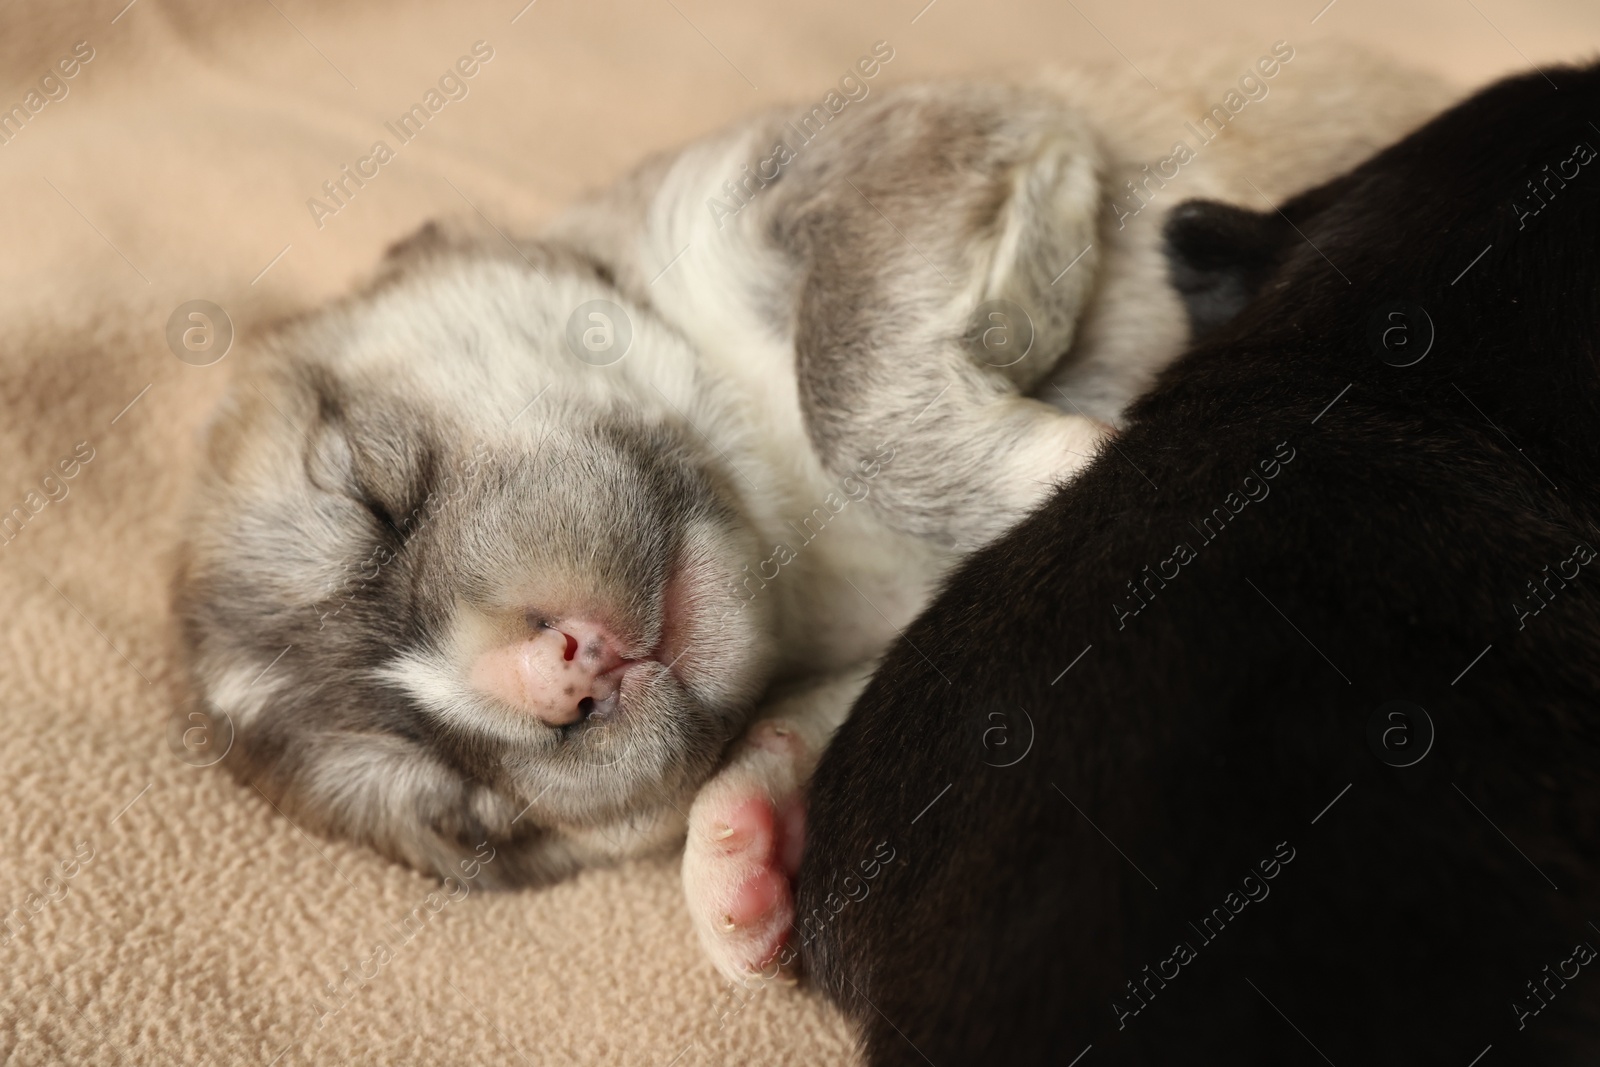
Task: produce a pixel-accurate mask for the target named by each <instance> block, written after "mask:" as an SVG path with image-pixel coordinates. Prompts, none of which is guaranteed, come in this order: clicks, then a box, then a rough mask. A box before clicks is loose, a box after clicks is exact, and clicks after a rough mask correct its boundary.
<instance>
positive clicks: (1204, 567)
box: [786, 67, 1600, 1067]
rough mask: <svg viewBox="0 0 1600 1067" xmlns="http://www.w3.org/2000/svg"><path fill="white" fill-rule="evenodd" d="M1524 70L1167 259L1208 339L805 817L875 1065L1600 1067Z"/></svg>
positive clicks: (1591, 541)
mask: <svg viewBox="0 0 1600 1067" xmlns="http://www.w3.org/2000/svg"><path fill="white" fill-rule="evenodd" d="M1545 74H1547V75H1548V78H1546V77H1545V76H1543V75H1539V74H1535V75H1530V76H1527V77H1520V78H1515V79H1511V80H1508V81H1505V82H1502V83H1500V84H1498V85H1495V86H1493V87H1491V88H1489V89H1487V90H1485V91H1483V92H1482V93H1480V94H1478V95H1477V96H1475V97H1473V98H1472V99H1470V100H1468V101H1467V102H1466V103H1464V104H1462V105H1460V106H1458V107H1456V108H1454V109H1453V110H1450V111H1448V112H1446V113H1444V114H1443V115H1442V116H1440V117H1439V118H1437V119H1436V120H1435V121H1433V122H1431V123H1430V124H1428V125H1427V126H1426V127H1424V128H1423V129H1421V130H1420V131H1419V132H1417V133H1415V134H1414V135H1412V136H1409V137H1407V138H1405V139H1404V140H1402V141H1400V142H1399V143H1398V144H1396V145H1394V146H1393V147H1392V148H1390V149H1388V150H1386V151H1384V152H1382V153H1381V154H1379V155H1378V156H1376V157H1375V158H1373V159H1372V160H1370V161H1369V162H1367V163H1365V164H1363V165H1362V166H1360V167H1358V168H1357V169H1356V170H1354V171H1353V172H1351V173H1350V174H1348V175H1346V176H1344V177H1342V178H1339V179H1337V180H1335V181H1333V182H1331V183H1329V184H1327V185H1324V186H1322V187H1320V188H1318V189H1315V190H1314V191H1312V192H1309V193H1306V194H1305V195H1303V196H1300V197H1297V198H1295V199H1293V200H1292V201H1290V202H1289V203H1287V204H1285V205H1284V207H1283V209H1282V212H1281V213H1276V212H1274V213H1266V214H1260V215H1254V214H1249V213H1246V212H1242V211H1240V210H1239V209H1237V208H1230V207H1225V206H1222V205H1217V204H1202V203H1196V204H1190V205H1187V206H1186V207H1184V208H1183V209H1181V210H1180V211H1179V212H1176V213H1175V214H1174V216H1173V217H1172V218H1171V219H1170V220H1169V221H1168V223H1167V233H1168V238H1169V249H1170V252H1171V256H1172V260H1173V277H1174V281H1175V283H1176V284H1178V285H1179V286H1180V287H1181V288H1182V289H1183V290H1184V291H1185V292H1186V293H1188V294H1189V295H1190V296H1191V297H1192V298H1193V306H1194V308H1195V310H1196V313H1197V326H1204V325H1209V326H1210V327H1212V328H1214V330H1215V332H1214V333H1213V334H1212V336H1211V339H1210V340H1209V341H1206V342H1204V343H1201V344H1200V345H1198V346H1197V347H1195V348H1194V349H1192V350H1191V351H1190V352H1188V353H1187V354H1186V355H1185V356H1184V357H1183V358H1182V359H1181V360H1180V361H1178V362H1177V363H1176V364H1175V365H1173V366H1172V367H1171V368H1170V370H1169V371H1168V372H1167V373H1166V374H1165V375H1164V376H1163V378H1162V380H1161V381H1160V383H1159V384H1158V385H1157V386H1156V388H1155V389H1154V390H1153V391H1152V392H1151V393H1150V394H1149V395H1148V396H1146V397H1144V398H1143V399H1141V400H1140V401H1139V402H1138V404H1137V405H1135V406H1134V408H1133V409H1132V411H1131V413H1130V414H1129V416H1128V419H1127V421H1126V423H1125V425H1124V428H1123V431H1122V433H1121V435H1120V436H1119V437H1118V439H1117V441H1116V445H1117V447H1116V450H1115V451H1114V452H1113V451H1108V452H1103V453H1101V454H1100V456H1099V458H1098V459H1097V460H1096V461H1095V462H1094V463H1093V464H1092V465H1091V467H1090V468H1089V469H1088V470H1087V471H1086V472H1085V473H1083V474H1082V475H1081V476H1080V477H1079V478H1078V479H1077V480H1076V481H1075V482H1074V483H1073V484H1072V485H1071V486H1069V487H1067V488H1066V489H1064V490H1063V491H1061V492H1060V493H1058V494H1057V495H1056V496H1054V497H1053V498H1052V499H1051V500H1050V502H1049V503H1048V504H1047V505H1046V506H1045V507H1043V508H1042V509H1041V510H1039V511H1038V512H1037V513H1036V514H1034V515H1033V516H1032V517H1030V518H1029V519H1028V520H1027V521H1026V522H1024V523H1023V524H1022V525H1021V526H1019V527H1018V528H1017V529H1015V530H1013V531H1012V532H1011V533H1009V534H1008V535H1006V536H1005V537H1003V538H1001V539H999V540H998V541H996V542H995V543H993V544H991V545H990V546H988V547H987V548H985V549H983V550H981V551H980V552H978V553H977V554H976V555H975V556H974V557H972V558H971V559H970V560H968V561H967V563H966V564H965V565H964V566H963V567H962V568H961V569H960V570H959V571H958V572H957V573H956V574H955V576H954V577H953V579H952V580H951V582H950V584H949V585H948V587H947V588H946V589H945V591H944V592H943V594H942V595H941V596H940V597H939V599H938V600H937V601H936V602H935V603H934V604H933V606H932V607H931V608H930V609H929V610H928V611H927V612H926V613H925V614H924V615H923V616H922V617H921V618H920V619H918V620H917V622H916V623H915V624H913V625H912V626H911V627H910V628H908V629H907V631H906V633H905V635H904V638H903V639H902V640H901V641H900V642H899V643H898V644H897V645H896V646H895V648H894V649H893V650H892V651H891V653H890V654H889V656H888V658H887V660H886V661H885V663H884V665H883V666H882V668H881V669H880V670H879V671H878V672H877V674H876V675H875V677H874V678H873V680H872V683H871V685H870V687H869V688H868V689H867V691H866V692H865V694H864V696H863V697H862V699H861V701H860V702H859V703H858V705H857V707H856V709H855V711H854V712H853V714H852V715H851V717H850V718H849V720H848V721H847V722H846V723H845V725H844V726H843V728H842V729H841V730H840V732H839V734H838V735H837V736H836V737H835V739H834V741H833V743H832V745H831V747H830V748H829V749H828V750H827V752H826V754H825V756H824V757H823V759H822V760H821V763H820V766H819V767H818V768H817V770H816V773H815V777H814V779H813V781H812V785H811V794H810V814H809V818H810V828H809V846H808V850H807V852H806V854H805V857H804V862H803V864H802V868H801V872H800V877H799V882H798V901H797V907H798V918H797V931H798V937H797V942H798V943H797V944H795V945H794V946H792V948H793V949H794V950H797V951H798V952H799V953H800V955H801V957H802V958H803V962H804V966H805V968H806V969H807V970H808V971H809V972H810V973H811V974H812V975H813V976H814V977H815V979H816V981H817V982H818V983H820V985H821V986H822V987H823V988H824V989H825V990H827V991H828V992H829V993H830V994H831V995H832V996H833V997H834V998H835V999H837V1000H838V1001H839V1003H841V1004H842V1005H843V1006H844V1008H845V1009H846V1011H847V1012H848V1013H849V1014H850V1015H851V1016H853V1018H854V1019H855V1020H856V1021H857V1022H858V1023H859V1024H860V1026H861V1028H862V1032H863V1035H864V1038H863V1039H864V1043H865V1049H866V1053H867V1058H868V1059H869V1061H870V1062H872V1063H874V1064H922V1063H925V1062H933V1063H938V1064H941V1065H945V1064H962V1063H980V1062H981V1063H1058V1064H1067V1063H1080V1062H1081V1063H1083V1064H1087V1065H1092V1064H1106V1063H1119V1064H1156V1063H1162V1064H1165V1063H1177V1062H1193V1063H1223V1062H1227V1063H1244V1064H1283V1063H1322V1062H1327V1063H1337V1064H1355V1063H1360V1064H1397V1065H1399V1064H1405V1065H1410V1067H1415V1065H1420V1064H1450V1065H1457V1067H1465V1065H1468V1064H1471V1063H1477V1062H1479V1061H1480V1060H1481V1061H1482V1062H1483V1063H1538V1064H1551V1065H1562V1064H1580V1063H1582V1064H1588V1063H1594V1062H1596V1061H1597V1058H1600V955H1597V951H1596V948H1597V946H1600V927H1597V926H1596V925H1595V924H1596V923H1597V922H1600V851H1597V849H1600V844H1597V843H1600V671H1597V664H1600V593H1597V592H1596V589H1595V585H1594V583H1596V582H1597V581H1600V578H1597V577H1596V576H1595V574H1594V573H1592V572H1593V571H1594V570H1595V567H1596V566H1600V560H1597V554H1596V553H1597V546H1600V434H1597V433H1596V432H1595V427H1596V419H1597V417H1600V127H1597V125H1596V123H1597V122H1600V68H1594V67H1589V68H1582V69H1577V68H1572V69H1559V70H1555V69H1552V70H1548V71H1546V72H1545ZM1557 88H1559V91H1556V89H1557ZM1257 285H1260V286H1261V292H1260V293H1259V295H1258V296H1257V297H1256V298H1255V299H1254V300H1253V301H1251V302H1249V303H1248V304H1247V305H1246V306H1245V308H1244V310H1243V311H1242V313H1241V314H1239V316H1238V317H1237V318H1236V319H1234V320H1233V321H1232V322H1230V323H1226V324H1221V323H1219V322H1218V319H1219V318H1220V317H1222V314H1223V313H1225V309H1226V307H1227V305H1228V303H1229V299H1230V298H1229V297H1228V294H1229V293H1230V292H1239V291H1247V290H1249V289H1250V288H1252V287H1255V286H1257ZM1197 442H1203V448H1199V449H1197V448H1196V447H1195V446H1196V443H1197ZM996 650H1003V651H1004V654H1003V655H1001V656H997V655H996ZM786 951H787V950H786ZM1491 1049H1492V1051H1490V1050H1491Z"/></svg>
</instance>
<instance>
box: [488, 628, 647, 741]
mask: <svg viewBox="0 0 1600 1067" xmlns="http://www.w3.org/2000/svg"><path fill="white" fill-rule="evenodd" d="M626 663H627V661H626V660H624V659H623V658H622V656H621V655H620V654H618V652H617V648H616V642H615V641H614V640H613V639H612V637H611V635H610V634H609V633H607V632H606V630H605V628H604V627H602V626H600V625H598V624H597V623H592V622H586V621H584V620H582V619H566V620H563V621H561V622H559V623H555V624H553V625H549V626H546V627H544V628H543V629H541V630H539V631H538V632H537V633H535V634H534V635H533V636H531V637H528V638H526V639H524V640H521V641H516V642H514V643H512V644H509V645H501V646H500V647H499V648H492V649H490V650H489V651H488V652H485V653H484V654H483V655H481V656H479V657H478V661H477V663H475V664H474V665H473V669H472V684H473V687H474V688H476V689H478V690H479V691H480V692H482V693H485V694H487V695H489V696H492V697H496V698H498V699H500V700H503V701H505V702H506V703H507V704H510V705H511V706H512V707H514V708H520V709H521V710H523V711H526V712H528V713H529V714H530V715H532V716H533V717H534V718H536V719H538V720H539V721H540V722H542V723H544V724H546V725H547V726H566V725H567V724H568V723H574V722H577V721H578V720H579V719H582V718H584V717H585V716H587V715H589V714H592V713H594V712H596V711H609V710H610V709H611V708H612V707H614V706H615V704H616V696H617V688H618V686H619V685H620V684H621V680H622V671H620V670H619V669H618V668H620V667H622V666H623V665H624V664H626Z"/></svg>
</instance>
